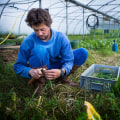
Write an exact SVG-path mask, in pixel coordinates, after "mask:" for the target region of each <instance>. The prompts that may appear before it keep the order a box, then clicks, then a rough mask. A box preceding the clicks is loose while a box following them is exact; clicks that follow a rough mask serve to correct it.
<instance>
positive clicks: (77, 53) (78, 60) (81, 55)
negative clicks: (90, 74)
mask: <svg viewBox="0 0 120 120" xmlns="http://www.w3.org/2000/svg"><path fill="white" fill-rule="evenodd" d="M73 53H74V64H75V65H80V66H81V65H82V64H84V63H85V61H86V60H87V58H88V51H87V50H86V49H85V48H79V49H76V50H74V51H73Z"/></svg>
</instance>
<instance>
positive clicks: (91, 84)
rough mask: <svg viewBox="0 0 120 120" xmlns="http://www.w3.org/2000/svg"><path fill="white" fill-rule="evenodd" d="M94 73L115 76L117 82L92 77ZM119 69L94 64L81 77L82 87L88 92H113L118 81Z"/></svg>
mask: <svg viewBox="0 0 120 120" xmlns="http://www.w3.org/2000/svg"><path fill="white" fill-rule="evenodd" d="M94 73H108V74H113V75H114V76H115V80H111V79H104V78H96V77H93V76H92V75H93V74H94ZM118 77H119V67H116V66H108V65H100V64H92V65H91V66H90V67H89V68H88V69H87V70H85V71H84V72H83V73H82V74H81V76H80V87H81V88H83V89H86V90H88V91H92V90H95V91H108V92H110V91H111V90H112V85H113V84H114V83H115V82H116V81H117V80H118Z"/></svg>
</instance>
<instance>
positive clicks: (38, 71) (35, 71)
mask: <svg viewBox="0 0 120 120" xmlns="http://www.w3.org/2000/svg"><path fill="white" fill-rule="evenodd" d="M29 75H30V76H31V77H32V78H34V79H39V78H40V77H41V76H42V72H41V68H38V69H31V70H30V71H29Z"/></svg>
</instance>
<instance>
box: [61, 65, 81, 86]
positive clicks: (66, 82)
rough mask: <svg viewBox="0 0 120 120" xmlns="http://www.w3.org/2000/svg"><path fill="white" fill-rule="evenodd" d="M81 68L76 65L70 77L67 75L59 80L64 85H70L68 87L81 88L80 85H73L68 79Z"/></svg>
mask: <svg viewBox="0 0 120 120" xmlns="http://www.w3.org/2000/svg"><path fill="white" fill-rule="evenodd" d="M79 67H80V66H78V65H75V64H74V66H73V68H72V70H71V71H70V74H69V75H67V76H66V77H60V78H59V79H60V80H61V82H62V83H63V84H68V85H70V86H72V87H77V86H80V85H79V84H78V83H73V82H72V81H71V80H70V79H68V77H69V76H70V75H71V74H73V73H75V71H76V70H77V69H78V68H79Z"/></svg>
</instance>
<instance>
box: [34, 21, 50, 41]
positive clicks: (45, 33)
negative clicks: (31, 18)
mask: <svg viewBox="0 0 120 120" xmlns="http://www.w3.org/2000/svg"><path fill="white" fill-rule="evenodd" d="M32 28H33V30H34V32H35V34H36V35H37V36H38V37H39V38H40V39H41V40H43V41H48V40H49V39H50V37H51V34H50V27H48V26H46V25H45V24H44V23H41V24H40V25H32Z"/></svg>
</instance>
